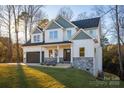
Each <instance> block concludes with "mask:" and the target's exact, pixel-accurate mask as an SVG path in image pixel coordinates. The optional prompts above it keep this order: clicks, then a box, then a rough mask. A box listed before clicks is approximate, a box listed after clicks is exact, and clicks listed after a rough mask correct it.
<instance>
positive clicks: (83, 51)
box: [80, 47, 85, 57]
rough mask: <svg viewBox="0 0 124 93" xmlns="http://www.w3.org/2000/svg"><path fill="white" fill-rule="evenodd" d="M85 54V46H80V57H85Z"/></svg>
mask: <svg viewBox="0 0 124 93" xmlns="http://www.w3.org/2000/svg"><path fill="white" fill-rule="evenodd" d="M84 55H85V48H83V47H82V48H80V57H84Z"/></svg>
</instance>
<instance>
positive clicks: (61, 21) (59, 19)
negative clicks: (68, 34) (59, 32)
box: [55, 16, 77, 28]
mask: <svg viewBox="0 0 124 93" xmlns="http://www.w3.org/2000/svg"><path fill="white" fill-rule="evenodd" d="M55 21H56V22H57V23H58V24H60V25H61V26H62V27H63V28H69V27H76V28H77V26H76V25H74V24H73V23H71V22H70V21H69V20H67V19H65V18H64V17H62V16H57V18H56V19H55Z"/></svg>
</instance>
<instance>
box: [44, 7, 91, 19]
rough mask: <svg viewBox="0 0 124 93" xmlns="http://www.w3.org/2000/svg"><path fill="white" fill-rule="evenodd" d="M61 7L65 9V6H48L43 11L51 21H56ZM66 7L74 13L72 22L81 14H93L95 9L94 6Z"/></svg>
mask: <svg viewBox="0 0 124 93" xmlns="http://www.w3.org/2000/svg"><path fill="white" fill-rule="evenodd" d="M61 7H64V5H48V6H45V7H44V8H43V11H44V12H46V14H47V15H48V18H49V19H54V18H55V17H56V16H57V14H58V11H59V10H60V8H61ZM66 7H70V8H71V10H72V11H73V13H74V15H73V18H72V20H75V19H76V17H77V15H78V14H79V13H82V12H87V13H92V9H93V6H88V5H68V6H66Z"/></svg>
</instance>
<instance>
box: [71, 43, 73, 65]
mask: <svg viewBox="0 0 124 93" xmlns="http://www.w3.org/2000/svg"><path fill="white" fill-rule="evenodd" d="M72 63H73V45H72V44H71V64H72Z"/></svg>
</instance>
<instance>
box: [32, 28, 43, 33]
mask: <svg viewBox="0 0 124 93" xmlns="http://www.w3.org/2000/svg"><path fill="white" fill-rule="evenodd" d="M37 33H41V31H40V29H38V28H36V29H35V31H34V32H33V33H32V34H37Z"/></svg>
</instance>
